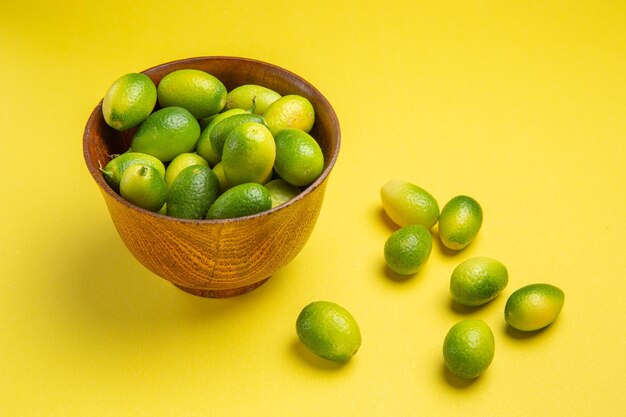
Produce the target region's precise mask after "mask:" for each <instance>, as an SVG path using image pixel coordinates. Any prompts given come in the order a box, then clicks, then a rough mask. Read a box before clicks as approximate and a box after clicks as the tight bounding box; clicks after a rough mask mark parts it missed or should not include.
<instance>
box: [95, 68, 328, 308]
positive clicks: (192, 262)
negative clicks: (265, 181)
mask: <svg viewBox="0 0 626 417" xmlns="http://www.w3.org/2000/svg"><path fill="white" fill-rule="evenodd" d="M180 69H196V70H201V71H205V72H207V73H209V74H211V75H213V76H215V77H216V78H218V79H219V80H220V81H221V82H223V84H224V85H225V87H226V89H227V90H228V91H232V90H234V89H236V88H237V87H240V86H244V85H262V86H263V87H266V88H267V89H270V90H272V91H274V92H276V93H278V94H280V95H281V96H286V95H292V94H293V95H298V96H301V97H303V98H306V100H308V101H309V102H310V103H311V105H312V106H313V108H314V111H315V122H314V124H313V126H312V128H311V130H310V132H309V133H310V135H311V136H312V137H314V138H315V140H316V141H317V143H318V144H319V147H320V149H321V151H322V154H323V156H324V166H323V170H322V172H321V174H320V175H319V176H318V177H317V178H316V179H315V180H314V181H313V182H312V183H310V184H309V185H307V186H306V187H302V191H301V192H300V193H298V194H297V195H295V196H294V197H293V198H290V199H289V200H288V201H286V202H284V201H283V202H282V204H280V205H277V206H275V207H273V208H270V209H269V210H265V211H263V212H261V213H256V214H253V215H244V216H242V217H237V218H230V219H210V220H204V219H193V220H191V219H183V218H176V217H172V216H166V215H164V214H160V213H156V212H153V211H150V210H146V209H142V208H140V207H137V206H136V205H134V204H132V203H130V202H128V201H127V200H125V199H124V198H123V197H122V196H121V195H120V194H119V193H118V192H117V191H116V190H115V189H114V188H113V187H111V185H110V184H109V183H108V182H107V181H106V180H105V178H104V176H103V173H102V172H101V168H102V167H105V166H106V165H107V164H108V163H109V161H110V160H111V156H113V155H117V154H122V153H124V152H126V151H128V149H129V148H130V144H131V142H132V138H133V134H134V133H135V132H136V130H137V128H136V127H135V128H131V129H129V130H122V131H118V130H116V129H114V128H112V127H111V126H109V125H108V124H107V122H106V121H105V119H104V117H103V112H102V102H101V103H100V104H98V106H96V108H95V109H94V111H93V112H92V114H91V117H90V118H89V120H88V122H87V125H86V127H85V132H84V136H83V151H84V157H85V162H86V164H87V167H88V169H89V172H90V174H91V176H92V177H93V179H94V180H95V182H96V184H97V185H98V186H99V189H100V191H101V193H102V195H103V197H104V200H105V202H106V205H107V207H108V210H109V213H110V215H111V218H112V220H113V223H114V225H115V227H116V228H117V230H118V232H119V235H120V237H121V238H122V240H123V242H124V243H125V244H126V246H127V247H128V249H129V250H130V251H131V253H132V254H133V255H134V256H135V257H136V258H137V260H139V262H141V263H142V264H143V265H144V266H146V267H147V268H148V269H149V270H151V271H152V272H154V273H156V274H157V275H159V276H161V277H163V278H165V279H167V280H168V281H170V282H172V283H173V284H175V285H176V286H178V287H180V288H182V289H183V290H185V291H188V292H190V293H192V294H196V295H200V296H205V297H228V296H233V295H238V294H242V293H245V292H247V291H250V290H251V289H254V288H256V287H258V286H259V285H261V284H262V283H263V282H265V280H267V278H269V277H270V276H271V275H272V274H273V273H274V272H276V271H277V270H278V269H279V268H280V267H282V266H284V265H285V264H287V263H288V262H290V261H291V260H292V259H293V258H294V257H295V256H296V255H297V254H298V253H299V252H300V250H301V249H302V248H303V246H304V245H305V244H306V242H307V240H308V238H309V236H310V235H311V233H312V231H313V228H314V226H315V223H316V221H317V217H318V215H319V213H320V210H321V207H322V202H323V199H324V193H325V189H326V185H327V182H328V177H329V174H330V172H331V171H332V169H333V167H334V164H335V161H336V159H337V155H338V152H339V146H340V128H339V123H338V120H337V116H336V114H335V112H334V110H333V108H332V106H331V105H330V103H329V102H328V100H327V99H326V98H325V97H324V96H323V95H322V94H321V93H320V92H319V91H318V90H317V89H316V88H315V87H314V86H313V85H311V84H310V83H308V82H307V81H305V80H304V79H302V78H301V77H299V76H297V75H296V74H293V73H292V72H290V71H288V70H285V69H283V68H280V67H277V66H275V65H272V64H268V63H264V62H260V61H256V60H251V59H245V58H235V57H198V58H190V59H184V60H180V61H174V62H170V63H166V64H163V65H159V66H156V67H153V68H151V69H148V70H146V71H144V72H143V74H145V75H147V76H148V77H150V79H151V80H152V81H153V82H154V84H155V85H157V86H158V85H159V82H160V81H161V79H162V78H163V77H165V76H166V75H167V74H170V73H172V72H174V71H176V70H180ZM200 122H202V121H200Z"/></svg>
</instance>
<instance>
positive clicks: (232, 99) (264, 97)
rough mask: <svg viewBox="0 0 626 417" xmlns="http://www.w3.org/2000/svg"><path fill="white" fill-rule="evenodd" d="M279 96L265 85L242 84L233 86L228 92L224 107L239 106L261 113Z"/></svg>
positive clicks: (233, 107)
mask: <svg viewBox="0 0 626 417" xmlns="http://www.w3.org/2000/svg"><path fill="white" fill-rule="evenodd" d="M280 97H281V96H280V94H278V93H277V92H276V91H274V90H271V89H269V88H267V87H263V86H260V85H255V84H244V85H240V86H239V87H235V88H234V89H232V90H231V91H230V92H229V93H228V96H227V98H226V106H225V108H226V109H235V108H240V109H244V110H247V111H250V112H252V113H255V114H259V115H262V114H263V113H265V111H266V110H267V108H268V107H269V106H270V105H271V104H272V103H273V102H275V101H276V100H278V99H279V98H280Z"/></svg>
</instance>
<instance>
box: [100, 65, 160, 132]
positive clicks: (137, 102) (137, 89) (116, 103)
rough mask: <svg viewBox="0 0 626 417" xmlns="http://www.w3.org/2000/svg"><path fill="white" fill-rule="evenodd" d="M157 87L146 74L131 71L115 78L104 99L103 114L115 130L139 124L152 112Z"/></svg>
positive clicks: (126, 128)
mask: <svg viewBox="0 0 626 417" xmlns="http://www.w3.org/2000/svg"><path fill="white" fill-rule="evenodd" d="M156 101H157V89H156V87H155V85H154V83H153V82H152V80H151V79H150V78H149V77H148V76H147V75H145V74H141V73H130V74H126V75H122V76H121V77H120V78H118V79H117V80H115V82H113V84H111V86H110V87H109V89H108V90H107V92H106V94H105V96H104V99H103V100H102V115H103V116H104V120H105V121H106V123H107V124H108V125H109V126H111V127H112V128H113V129H115V130H119V131H122V130H128V129H130V128H133V127H135V126H137V125H139V124H140V123H141V122H143V121H144V120H145V119H146V118H147V117H148V116H149V115H150V113H152V110H153V109H154V106H155V104H156Z"/></svg>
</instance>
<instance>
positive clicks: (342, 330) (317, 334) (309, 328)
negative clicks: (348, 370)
mask: <svg viewBox="0 0 626 417" xmlns="http://www.w3.org/2000/svg"><path fill="white" fill-rule="evenodd" d="M296 333H297V335H298V338H299V339H300V341H302V343H303V344H304V345H305V346H306V347H307V348H308V349H309V350H310V351H311V352H313V353H314V354H316V355H317V356H319V357H321V358H324V359H328V360H331V361H337V362H346V361H348V360H350V359H351V358H352V357H353V356H354V355H355V354H356V353H357V351H358V350H359V348H360V347H361V330H360V328H359V325H358V324H357V322H356V320H355V319H354V317H353V316H352V315H351V314H350V312H349V311H348V310H346V309H345V308H343V307H342V306H340V305H338V304H336V303H332V302H330V301H314V302H312V303H310V304H308V305H307V306H305V307H304V308H303V309H302V311H301V312H300V314H299V315H298V318H297V320H296Z"/></svg>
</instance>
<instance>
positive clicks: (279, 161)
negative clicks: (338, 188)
mask: <svg viewBox="0 0 626 417" xmlns="http://www.w3.org/2000/svg"><path fill="white" fill-rule="evenodd" d="M274 140H275V142H276V160H275V161H274V169H275V170H276V173H277V174H278V175H279V176H280V177H281V178H282V179H284V180H285V181H287V182H288V183H290V184H293V185H295V186H298V187H304V186H306V185H309V184H311V183H312V182H313V181H315V180H316V179H317V178H318V177H319V176H320V174H321V173H322V171H323V170H324V154H323V153H322V149H321V148H320V145H319V144H318V143H317V141H316V140H315V139H313V137H312V136H311V135H309V134H308V133H306V132H303V131H302V130H299V129H292V128H287V129H282V130H281V131H280V132H278V133H277V134H276V135H274Z"/></svg>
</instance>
